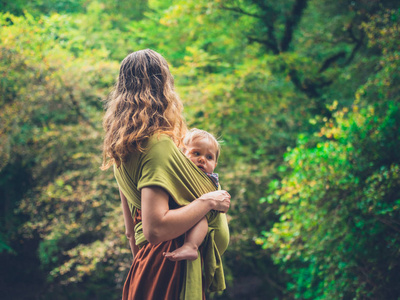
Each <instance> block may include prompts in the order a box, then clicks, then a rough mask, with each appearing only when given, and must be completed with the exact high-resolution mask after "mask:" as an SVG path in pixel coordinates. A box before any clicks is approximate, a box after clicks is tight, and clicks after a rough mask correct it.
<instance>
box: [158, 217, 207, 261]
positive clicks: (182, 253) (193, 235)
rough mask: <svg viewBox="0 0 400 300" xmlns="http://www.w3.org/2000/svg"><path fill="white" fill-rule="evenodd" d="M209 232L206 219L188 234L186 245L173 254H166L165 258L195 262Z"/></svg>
mask: <svg viewBox="0 0 400 300" xmlns="http://www.w3.org/2000/svg"><path fill="white" fill-rule="evenodd" d="M207 231H208V223H207V219H206V218H205V217H204V218H203V219H201V220H200V221H199V223H197V224H196V225H194V226H193V227H192V228H191V229H189V230H188V231H187V232H186V236H185V243H184V244H183V245H182V247H180V248H178V249H176V250H175V251H172V252H167V253H164V256H165V257H166V258H168V259H169V260H172V261H179V260H195V259H196V258H197V256H198V254H197V249H198V248H199V247H200V245H201V243H202V242H203V240H204V238H205V237H206V234H207Z"/></svg>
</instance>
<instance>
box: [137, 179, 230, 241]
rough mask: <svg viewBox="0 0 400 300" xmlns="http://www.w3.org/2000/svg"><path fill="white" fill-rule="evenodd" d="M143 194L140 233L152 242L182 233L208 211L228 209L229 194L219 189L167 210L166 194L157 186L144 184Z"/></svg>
mask: <svg viewBox="0 0 400 300" xmlns="http://www.w3.org/2000/svg"><path fill="white" fill-rule="evenodd" d="M141 196H142V224H143V233H144V236H145V237H146V239H147V241H149V243H151V244H158V243H161V242H164V241H168V240H172V239H174V238H177V237H178V236H180V235H182V234H184V233H185V232H186V231H188V230H189V229H190V228H192V227H193V226H194V225H195V224H196V223H197V222H199V221H200V220H201V219H202V218H203V217H204V216H205V215H206V214H207V213H208V212H209V211H210V210H212V209H214V210H218V211H222V212H227V211H228V209H229V205H230V198H231V196H230V195H229V193H228V192H227V191H224V190H220V191H215V192H211V193H207V194H204V195H203V196H201V197H200V198H198V199H196V200H194V201H192V202H191V203H190V204H188V205H186V206H183V207H180V208H178V209H171V210H170V209H169V205H168V199H169V195H168V193H167V192H166V191H165V190H163V189H162V188H159V187H155V186H154V187H145V188H143V189H142V190H141Z"/></svg>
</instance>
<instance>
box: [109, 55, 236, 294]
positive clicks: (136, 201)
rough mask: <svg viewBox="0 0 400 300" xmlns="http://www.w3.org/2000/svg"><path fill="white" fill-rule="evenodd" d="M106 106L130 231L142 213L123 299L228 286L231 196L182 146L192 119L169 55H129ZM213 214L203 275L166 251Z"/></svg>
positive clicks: (111, 161) (112, 155) (198, 266)
mask: <svg viewBox="0 0 400 300" xmlns="http://www.w3.org/2000/svg"><path fill="white" fill-rule="evenodd" d="M106 109H107V110H106V114H105V117H104V123H103V125H104V128H105V131H106V136H105V140H104V153H103V166H102V168H103V169H107V168H108V167H109V166H111V165H114V174H115V177H116V179H117V182H118V185H119V188H120V193H121V199H122V200H123V207H125V209H124V216H125V223H126V224H127V225H128V226H127V230H128V231H129V228H132V227H133V224H132V222H131V220H130V218H131V216H133V218H134V231H135V243H134V245H132V251H133V253H134V255H135V259H134V261H133V264H132V267H131V270H130V272H129V275H128V278H127V280H126V282H125V286H124V291H123V299H129V300H131V299H201V298H204V289H205V288H209V289H210V290H221V289H223V288H224V287H225V283H224V278H223V270H222V264H221V257H220V255H221V253H222V252H224V251H225V249H226V247H227V244H228V238H229V232H228V227H227V223H226V217H225V214H223V213H225V212H227V210H228V208H229V205H230V195H229V193H228V192H226V191H215V186H214V184H213V183H212V182H211V180H210V179H209V178H208V177H207V176H206V175H204V173H203V172H201V171H200V170H199V169H198V168H197V167H196V166H195V165H194V164H193V163H192V162H191V161H190V160H189V159H187V158H186V157H185V156H184V155H183V153H182V152H180V150H179V149H178V148H177V146H180V145H181V143H182V139H183V137H184V134H185V132H186V126H185V123H184V120H183V117H182V104H181V102H180V99H179V97H178V96H177V94H176V93H175V91H174V82H173V77H172V75H171V73H170V71H169V68H168V64H167V62H166V61H165V59H164V58H163V57H162V56H161V55H160V54H158V53H156V52H154V51H152V50H149V49H147V50H141V51H137V52H134V53H131V54H130V55H128V56H127V57H126V58H125V59H124V60H123V61H122V63H121V68H120V73H119V78H118V81H117V84H116V86H115V89H114V91H113V92H112V93H111V96H110V98H109V101H108V103H107V107H106ZM125 199H126V202H125V203H124V200H125ZM127 204H128V206H129V209H130V213H132V215H131V214H130V213H127V209H126V208H127ZM218 211H219V212H222V213H218ZM205 215H207V218H208V221H209V227H210V228H209V235H208V239H207V240H206V241H205V243H204V247H203V251H202V253H201V256H202V257H203V262H204V270H205V279H204V280H202V275H201V274H202V271H201V262H200V260H197V261H194V262H189V261H180V262H173V261H170V260H168V259H165V258H164V257H163V255H162V254H163V253H164V252H172V251H174V250H175V249H176V248H178V247H180V246H181V245H182V242H183V238H182V236H183V235H184V233H185V232H186V231H188V230H189V229H190V228H191V227H193V226H194V225H195V224H196V223H197V222H199V221H200V220H201V219H202V218H203V217H204V216H205Z"/></svg>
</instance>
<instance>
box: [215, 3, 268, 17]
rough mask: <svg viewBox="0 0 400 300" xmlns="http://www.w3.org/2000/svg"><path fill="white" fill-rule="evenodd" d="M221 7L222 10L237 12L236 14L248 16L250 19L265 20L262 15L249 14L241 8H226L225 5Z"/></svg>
mask: <svg viewBox="0 0 400 300" xmlns="http://www.w3.org/2000/svg"><path fill="white" fill-rule="evenodd" d="M220 7H221V8H222V9H225V10H229V11H233V12H236V13H239V14H242V15H246V16H249V17H253V18H257V19H262V18H263V16H261V15H257V14H253V13H249V12H247V11H245V10H243V9H242V8H240V7H228V6H225V5H221V6H220Z"/></svg>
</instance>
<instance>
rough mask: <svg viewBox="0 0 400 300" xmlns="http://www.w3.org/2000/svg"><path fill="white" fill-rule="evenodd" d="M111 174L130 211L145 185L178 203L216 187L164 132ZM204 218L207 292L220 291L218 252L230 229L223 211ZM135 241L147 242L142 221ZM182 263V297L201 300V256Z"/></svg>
mask: <svg viewBox="0 0 400 300" xmlns="http://www.w3.org/2000/svg"><path fill="white" fill-rule="evenodd" d="M114 175H115V178H116V180H117V183H118V185H119V188H120V189H121V191H122V193H123V194H124V195H125V197H126V198H127V200H128V204H129V207H130V208H131V212H132V213H134V209H135V208H136V209H140V208H141V194H140V190H141V189H142V188H144V187H150V186H158V187H161V188H163V189H164V190H166V191H167V193H168V194H169V195H170V197H171V198H172V199H173V201H175V202H176V203H177V204H178V205H179V206H184V205H187V204H189V203H190V202H191V201H193V200H195V199H197V198H199V197H200V196H201V195H203V194H205V193H208V192H212V191H215V189H216V188H215V185H214V183H213V182H212V181H211V180H210V178H208V176H207V175H205V174H204V173H203V172H202V171H201V170H200V169H199V168H197V166H196V165H195V164H194V163H193V162H192V161H190V160H189V159H188V158H187V157H186V156H185V155H184V154H183V153H182V152H181V151H180V150H179V149H178V148H177V147H176V145H175V144H174V143H173V141H172V140H171V139H170V138H169V137H167V136H164V135H160V136H159V137H158V136H152V137H151V138H150V139H149V140H148V142H147V145H146V148H145V151H144V152H134V153H132V154H130V156H129V157H128V158H127V159H126V161H125V162H123V163H122V164H121V166H120V167H119V168H117V167H116V166H114ZM207 221H208V234H207V237H206V239H205V241H204V243H203V245H202V247H203V250H202V256H203V260H204V275H205V286H206V288H208V290H210V291H221V290H224V289H225V278H224V272H223V266H222V260H221V255H222V254H223V253H224V252H225V250H226V248H227V247H228V243H229V228H228V223H227V220H226V215H225V214H223V213H219V212H216V211H211V212H210V213H208V214H207ZM135 240H136V244H137V245H138V246H139V247H141V246H143V245H144V244H146V243H147V241H146V239H145V237H144V234H143V231H142V224H141V223H139V224H136V226H135ZM185 262H186V274H185V277H184V278H185V282H184V284H183V288H182V291H181V299H190V300H192V299H202V276H201V274H202V270H201V260H200V256H199V258H198V259H197V260H195V261H185Z"/></svg>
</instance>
